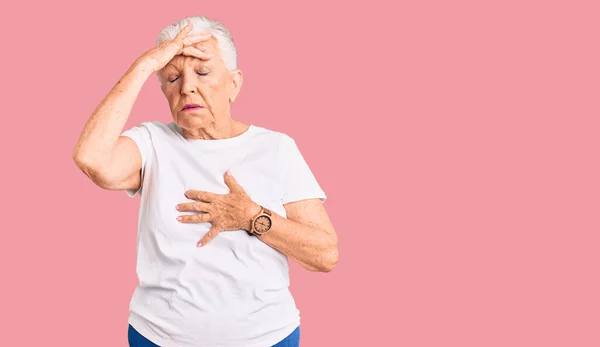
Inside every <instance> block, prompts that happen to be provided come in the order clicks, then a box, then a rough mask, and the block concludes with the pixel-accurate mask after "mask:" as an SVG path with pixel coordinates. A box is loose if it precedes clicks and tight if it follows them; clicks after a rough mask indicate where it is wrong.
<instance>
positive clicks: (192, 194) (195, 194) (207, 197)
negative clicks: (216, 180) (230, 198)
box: [185, 190, 218, 202]
mask: <svg viewBox="0 0 600 347" xmlns="http://www.w3.org/2000/svg"><path fill="white" fill-rule="evenodd" d="M185 197H186V198H188V199H193V200H201V201H206V202H211V201H214V200H215V199H216V198H217V197H218V195H217V194H214V193H209V192H203V191H201V190H188V191H186V192H185Z"/></svg>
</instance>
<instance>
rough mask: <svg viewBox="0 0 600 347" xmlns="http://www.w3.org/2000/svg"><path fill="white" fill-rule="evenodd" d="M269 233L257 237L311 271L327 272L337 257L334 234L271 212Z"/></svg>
mask: <svg viewBox="0 0 600 347" xmlns="http://www.w3.org/2000/svg"><path fill="white" fill-rule="evenodd" d="M271 220H272V226H271V229H270V230H269V232H267V233H266V234H264V235H261V236H258V237H259V238H260V239H261V240H262V241H263V242H264V243H266V244H268V245H269V246H271V247H273V248H275V249H277V250H278V251H280V252H281V253H283V254H285V255H287V256H288V257H290V258H293V259H294V260H296V261H297V262H299V263H300V264H301V265H302V266H303V267H305V268H306V269H308V270H311V271H323V272H328V271H331V269H332V268H333V267H334V266H335V264H336V262H337V259H338V248H337V237H336V236H335V234H330V233H327V232H326V231H324V230H320V229H318V228H315V227H311V226H309V225H305V224H301V223H298V222H295V221H292V220H290V219H287V218H285V217H283V216H280V215H279V214H277V213H275V212H273V216H272V217H271Z"/></svg>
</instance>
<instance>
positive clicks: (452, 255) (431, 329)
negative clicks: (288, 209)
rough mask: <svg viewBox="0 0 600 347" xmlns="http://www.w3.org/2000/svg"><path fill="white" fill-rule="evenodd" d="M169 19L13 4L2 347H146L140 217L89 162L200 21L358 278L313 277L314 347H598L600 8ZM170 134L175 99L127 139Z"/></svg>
mask: <svg viewBox="0 0 600 347" xmlns="http://www.w3.org/2000/svg"><path fill="white" fill-rule="evenodd" d="M171 3H172V2H166V1H164V2H162V3H160V4H156V5H151V4H150V2H148V1H102V2H87V1H86V2H83V1H79V2H76V1H72V2H71V3H67V2H65V1H55V2H42V1H38V2H35V3H34V2H27V1H19V2H13V3H11V4H7V5H2V7H3V8H2V10H1V11H0V13H1V14H0V16H1V18H0V19H1V20H0V23H2V24H0V25H2V28H1V29H2V34H3V40H2V41H3V42H2V54H1V59H2V65H1V66H2V84H1V86H2V103H1V106H0V107H1V111H2V112H1V114H2V120H3V129H2V137H1V140H0V141H2V145H1V151H2V159H3V163H4V164H3V165H2V166H3V169H2V173H1V175H2V179H1V180H0V184H1V185H2V190H1V191H2V195H3V196H2V209H1V211H2V212H1V213H2V219H1V221H0V223H1V224H0V230H1V231H2V232H1V240H2V242H1V252H0V257H1V259H0V260H1V261H0V266H1V267H2V285H1V289H0V290H1V291H2V294H1V295H0V300H1V305H2V306H1V310H0V312H2V313H1V315H2V336H1V339H2V345H6V346H46V345H52V346H54V345H56V346H90V347H92V346H126V345H127V338H126V334H127V315H128V305H129V300H130V298H131V294H132V291H133V289H134V286H135V284H136V277H135V234H136V223H137V210H138V206H139V198H136V199H129V198H128V197H127V196H126V195H125V193H124V192H110V191H104V190H102V189H100V188H97V187H96V186H94V185H93V184H92V183H91V181H89V180H88V179H87V178H86V177H85V176H84V175H83V173H81V172H80V171H79V169H78V168H77V167H76V166H75V164H74V163H73V161H72V159H71V153H72V150H73V148H74V145H75V143H76V141H77V139H78V137H79V134H80V131H81V129H82V127H83V125H84V123H85V121H86V120H87V118H88V117H89V115H90V114H91V113H92V112H93V111H94V109H95V107H96V106H97V105H98V103H99V102H100V100H101V99H102V98H103V97H104V96H105V94H106V93H107V92H108V91H109V90H110V88H111V87H112V86H113V85H114V83H116V81H117V80H118V79H119V78H120V77H121V75H122V74H123V73H124V72H125V70H126V69H127V68H128V67H129V65H130V64H131V63H132V62H133V60H134V59H135V58H137V57H138V56H139V55H140V54H142V53H143V52H144V51H146V50H148V49H150V48H151V47H152V45H153V43H154V40H155V38H156V36H157V34H158V32H159V31H160V30H161V29H162V28H163V27H164V26H166V25H168V24H170V23H172V22H173V21H175V20H177V19H180V18H183V17H187V16H192V15H199V14H204V15H207V16H209V17H211V18H214V19H217V20H221V21H223V22H224V23H225V25H226V26H227V27H228V28H229V29H230V30H231V32H232V34H233V35H234V39H235V40H236V43H237V45H238V49H239V54H240V68H241V69H243V71H244V72H245V81H244V86H243V88H242V92H241V94H240V97H239V99H238V101H237V103H236V105H235V106H234V117H236V118H238V119H240V120H243V121H246V122H251V123H253V124H257V125H260V126H266V127H269V128H271V129H274V130H278V131H282V132H285V133H288V134H289V135H291V136H292V137H294V138H295V139H296V140H297V142H298V144H299V146H300V149H301V151H302V153H303V154H304V156H305V158H306V159H307V161H308V162H309V165H310V166H311V168H312V169H313V171H314V173H315V175H316V176H317V178H318V180H319V182H320V183H321V185H322V187H323V189H324V190H325V191H326V193H327V195H328V197H329V200H328V201H327V202H326V205H325V206H326V207H327V210H328V211H329V213H330V216H331V218H332V220H333V222H334V225H335V226H336V229H337V232H338V234H339V237H340V245H339V247H340V261H339V264H338V265H337V267H336V268H335V269H334V271H333V272H331V273H328V274H322V273H310V272H308V271H305V270H303V269H302V268H300V266H298V265H296V264H293V266H292V291H293V293H294V295H295V297H296V300H297V304H298V306H299V308H300V311H301V315H302V346H303V347H313V346H314V347H319V346H461V347H467V346H579V347H582V346H599V345H600V316H599V313H598V312H600V311H599V310H600V305H599V304H600V302H599V301H600V295H599V293H600V280H599V270H600V268H599V264H600V259H599V258H600V256H599V255H600V252H599V250H598V246H599V242H600V237H599V234H598V233H599V232H600V225H599V224H600V220H599V207H600V206H599V205H600V202H599V198H598V197H599V193H600V191H599V190H600V189H599V188H600V187H599V177H600V170H599V169H600V167H599V162H598V159H599V156H598V155H599V151H598V150H599V148H600V147H599V145H600V144H599V138H598V131H599V125H600V124H599V123H600V122H599V119H598V117H599V116H600V107H599V101H600V100H599V92H600V88H599V80H600V74H599V72H600V71H599V70H600V69H599V61H600V51H599V44H598V43H599V33H600V25H599V21H598V13H599V10H600V8H599V7H598V5H597V4H598V2H597V1H587V2H584V1H561V2H559V1H495V2H494V3H492V2H490V1H452V2H450V1H435V2H434V1H413V2H411V3H408V2H405V3H403V4H400V5H390V4H391V3H395V2H391V1H390V2H383V1H368V2H364V1H361V2H355V3H354V4H350V2H349V1H337V2H334V1H302V2H296V3H294V4H287V3H286V4H284V2H275V1H272V2H269V3H266V2H258V1H252V2H249V1H239V2H232V1H213V2H207V1H178V2H176V5H170V4H171ZM396 3H397V2H396ZM417 3H418V4H417ZM173 4H175V3H173ZM152 120H160V121H164V122H168V121H170V114H169V110H168V107H167V103H166V100H165V99H164V97H163V96H162V94H161V93H160V90H159V85H158V82H157V80H156V79H155V78H151V79H150V80H149V81H148V82H147V84H146V85H145V87H144V89H143V91H142V93H141V94H140V96H139V98H138V101H137V103H136V104H135V107H134V110H133V113H132V115H131V117H130V119H129V122H128V125H127V126H128V127H130V126H133V125H136V124H139V123H140V122H142V121H152Z"/></svg>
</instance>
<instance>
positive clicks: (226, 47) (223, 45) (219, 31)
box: [156, 16, 238, 72]
mask: <svg viewBox="0 0 600 347" xmlns="http://www.w3.org/2000/svg"><path fill="white" fill-rule="evenodd" d="M190 23H192V24H193V25H194V28H193V29H192V31H191V32H190V33H189V34H188V35H193V34H201V33H204V32H210V33H211V34H212V35H213V36H214V37H215V38H216V39H217V43H218V46H219V51H220V53H221V59H223V63H225V67H227V69H228V70H229V71H230V72H233V71H235V70H237V67H238V56H237V50H236V48H235V44H234V42H233V37H232V36H231V33H230V32H229V30H227V28H225V26H224V25H223V24H222V23H220V22H218V21H216V20H212V19H208V18H206V17H205V16H195V17H187V18H184V19H181V20H179V21H177V22H175V23H173V24H171V25H169V26H167V27H166V28H164V29H163V30H161V32H160V34H159V35H158V38H157V39H156V45H159V44H160V43H161V42H163V41H167V40H172V39H174V38H175V36H177V33H179V32H180V31H181V30H182V29H183V28H185V26H186V25H188V24H190Z"/></svg>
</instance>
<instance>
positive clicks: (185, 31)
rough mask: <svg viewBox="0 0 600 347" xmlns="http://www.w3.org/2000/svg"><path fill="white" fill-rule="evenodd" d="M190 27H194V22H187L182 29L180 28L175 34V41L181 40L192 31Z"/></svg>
mask: <svg viewBox="0 0 600 347" xmlns="http://www.w3.org/2000/svg"><path fill="white" fill-rule="evenodd" d="M192 29H194V24H192V23H189V24H188V25H186V26H185V27H184V28H183V29H181V31H180V32H178V33H177V35H175V41H179V40H183V38H184V37H186V36H187V35H188V34H189V33H190V32H191V31H192Z"/></svg>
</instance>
